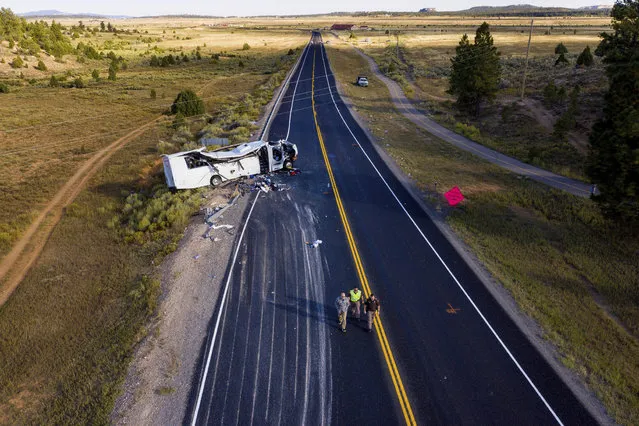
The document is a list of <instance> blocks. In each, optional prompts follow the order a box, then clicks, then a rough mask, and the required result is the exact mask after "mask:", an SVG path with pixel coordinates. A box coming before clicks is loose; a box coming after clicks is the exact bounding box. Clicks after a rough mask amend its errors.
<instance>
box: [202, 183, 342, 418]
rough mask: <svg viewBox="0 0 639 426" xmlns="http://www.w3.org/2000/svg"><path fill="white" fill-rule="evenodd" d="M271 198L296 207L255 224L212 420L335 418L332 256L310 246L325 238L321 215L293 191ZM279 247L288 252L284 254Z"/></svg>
mask: <svg viewBox="0 0 639 426" xmlns="http://www.w3.org/2000/svg"><path fill="white" fill-rule="evenodd" d="M289 197H290V199H292V202H289V201H287V200H288V199H289ZM269 198H270V200H269V202H270V201H273V202H274V203H276V204H279V203H281V204H282V205H284V204H286V205H287V206H288V207H293V208H289V209H288V210H287V213H285V214H284V213H282V217H280V216H277V215H269V214H265V215H261V216H258V217H257V218H256V219H255V220H254V221H252V222H251V225H250V227H249V233H248V238H247V241H246V243H244V244H243V245H242V247H241V249H240V257H241V261H240V262H241V264H236V267H237V268H238V271H237V275H236V278H235V279H234V282H233V284H232V289H233V290H232V295H231V296H230V298H229V304H228V305H227V307H226V308H225V311H224V312H223V320H222V321H223V331H222V333H221V338H220V339H219V341H218V343H216V345H217V346H218V347H217V348H214V352H215V353H216V354H217V356H216V358H217V359H216V360H215V363H214V368H213V371H212V381H211V382H210V383H211V385H210V386H211V388H210V396H209V397H208V398H209V401H210V403H209V409H208V410H207V413H206V418H205V419H206V422H207V423H211V424H259V423H268V424H282V423H294V424H308V423H314V422H317V423H320V424H330V423H331V422H332V413H331V410H332V408H333V404H332V402H333V401H332V400H333V396H332V389H333V383H332V378H331V374H332V367H331V348H330V336H329V330H328V327H329V326H328V324H327V315H326V312H324V309H325V308H324V306H325V304H324V294H325V276H324V264H325V262H326V261H325V259H324V256H322V252H321V249H320V248H310V247H308V246H307V245H306V244H305V242H306V241H308V240H313V239H316V238H317V231H316V229H317V225H318V217H317V215H316V214H315V212H314V211H313V209H312V208H311V207H310V206H309V205H299V204H298V203H296V202H295V197H291V196H290V194H273V195H272V196H269ZM266 211H268V210H266ZM273 230H274V231H275V232H267V231H273ZM272 235H274V236H272ZM273 247H280V248H281V251H279V252H278V253H277V254H276V253H274V252H273ZM277 277H280V279H279V280H276V279H277ZM282 278H283V279H282ZM265 394H266V395H265Z"/></svg>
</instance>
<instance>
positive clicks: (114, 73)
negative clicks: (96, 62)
mask: <svg viewBox="0 0 639 426" xmlns="http://www.w3.org/2000/svg"><path fill="white" fill-rule="evenodd" d="M117 78H118V67H117V65H115V64H114V63H111V65H109V80H111V81H115V80H117Z"/></svg>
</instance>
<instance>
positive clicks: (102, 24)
mask: <svg viewBox="0 0 639 426" xmlns="http://www.w3.org/2000/svg"><path fill="white" fill-rule="evenodd" d="M105 30H106V25H105V24H104V21H102V22H100V31H102V32H104V31H105Z"/></svg>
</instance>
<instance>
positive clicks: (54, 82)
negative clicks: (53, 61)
mask: <svg viewBox="0 0 639 426" xmlns="http://www.w3.org/2000/svg"><path fill="white" fill-rule="evenodd" d="M49 87H60V81H59V80H58V79H57V78H55V75H52V76H51V78H50V79H49Z"/></svg>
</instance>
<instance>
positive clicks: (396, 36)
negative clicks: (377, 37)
mask: <svg viewBox="0 0 639 426" xmlns="http://www.w3.org/2000/svg"><path fill="white" fill-rule="evenodd" d="M395 40H396V44H395V50H396V56H397V59H399V30H397V32H396V33H395Z"/></svg>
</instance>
